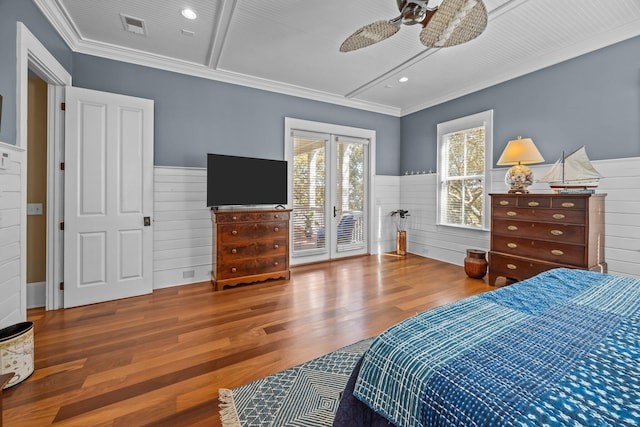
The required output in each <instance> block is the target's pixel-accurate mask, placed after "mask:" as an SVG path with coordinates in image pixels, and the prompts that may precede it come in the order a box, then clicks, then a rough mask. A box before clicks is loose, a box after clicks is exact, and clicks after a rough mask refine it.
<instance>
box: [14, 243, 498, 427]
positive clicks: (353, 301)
mask: <svg viewBox="0 0 640 427" xmlns="http://www.w3.org/2000/svg"><path fill="white" fill-rule="evenodd" d="M491 289H494V288H493V287H491V286H489V285H487V284H486V278H485V279H484V280H477V279H470V278H467V276H466V275H465V273H464V270H463V268H462V267H459V266H455V265H451V264H446V263H442V262H438V261H434V260H430V259H427V258H423V257H419V256H416V255H411V254H410V255H407V256H406V257H398V256H396V255H395V254H384V255H380V256H377V255H374V256H364V257H357V258H351V259H346V260H341V261H333V262H327V263H321V264H314V265H307V266H298V267H294V268H293V269H292V274H291V280H290V281H289V282H285V281H281V280H276V281H270V282H266V283H257V284H252V285H247V286H238V287H235V288H226V289H225V290H224V291H220V292H213V288H212V285H211V283H209V282H206V283H198V284H193V285H186V286H177V287H174V288H168V289H161V290H157V291H155V292H154V293H153V294H151V295H146V296H141V297H135V298H128V299H124V300H118V301H112V302H106V303H101V304H95V305H91V306H85V307H78V308H72V309H68V310H58V311H50V312H46V311H44V310H43V309H33V310H29V314H28V317H29V320H32V321H33V322H34V323H35V325H34V337H35V338H34V339H35V367H36V370H35V372H34V373H33V375H32V376H31V377H30V378H29V379H27V380H26V381H24V382H23V383H21V384H18V385H17V386H14V387H13V388H10V389H7V390H5V391H4V402H3V405H4V422H5V424H4V425H5V426H30V427H32V426H44V425H49V424H56V425H70V426H71V425H73V426H112V425H113V426H121V425H122V426H125V425H126V426H140V425H167V426H184V425H189V426H191V425H196V426H197V425H202V426H205V425H206V426H212V425H213V426H219V425H220V422H219V419H218V401H217V397H218V389H219V388H234V387H237V386H239V385H242V384H245V383H247V382H250V381H253V380H255V379H258V378H261V377H264V376H266V375H269V374H272V373H274V372H278V371H281V370H283V369H286V368H289V367H291V366H294V365H297V364H300V363H303V362H305V361H307V360H309V359H312V358H314V357H317V356H320V355H322V354H325V353H328V352H330V351H333V350H335V349H337V348H339V347H342V346H344V345H347V344H350V343H352V342H355V341H357V340H360V339H363V338H366V337H370V336H373V335H376V334H379V333H380V332H382V331H383V330H384V329H386V328H388V327H389V326H391V325H393V324H394V323H397V322H399V321H401V320H402V319H405V318H407V317H410V316H412V315H414V314H415V313H417V312H420V311H423V310H426V309H429V308H433V307H436V306H439V305H443V304H446V303H449V302H453V301H456V300H459V299H462V298H464V297H467V296H470V295H474V294H477V293H481V292H485V291H488V290H491Z"/></svg>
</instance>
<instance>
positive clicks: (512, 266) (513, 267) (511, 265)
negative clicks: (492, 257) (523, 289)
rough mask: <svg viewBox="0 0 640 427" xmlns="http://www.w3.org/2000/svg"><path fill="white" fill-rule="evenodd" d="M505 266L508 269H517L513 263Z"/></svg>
mask: <svg viewBox="0 0 640 427" xmlns="http://www.w3.org/2000/svg"><path fill="white" fill-rule="evenodd" d="M507 268H508V269H509V270H517V269H518V267H517V266H515V265H513V264H507Z"/></svg>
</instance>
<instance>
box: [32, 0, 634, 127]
mask: <svg viewBox="0 0 640 427" xmlns="http://www.w3.org/2000/svg"><path fill="white" fill-rule="evenodd" d="M34 1H35V3H36V4H37V5H38V6H39V7H40V9H41V10H42V11H43V13H44V14H45V16H46V17H47V18H48V19H49V21H50V22H51V23H52V24H53V26H54V27H55V28H56V29H57V30H58V32H59V33H60V34H61V36H62V37H63V38H64V39H65V41H66V42H67V43H68V45H69V46H70V48H71V49H72V50H73V51H75V52H80V53H86V54H91V55H97V56H102V57H106V58H111V59H116V60H121V61H127V62H132V63H136V64H140V65H146V66H151V67H156V68H162V69H166V70H170V71H176V72H180V73H186V74H191V75H195V76H199V77H203V78H209V79H213V80H220V81H225V82H230V83H235V84H240V85H244V86H250V87H255V88H260V89H266V90H270V91H274V92H280V93H285V94H289V95H295V96H301V97H305V98H310V99H317V100H320V101H325V102H331V103H335V104H340V105H347V106H352V107H356V108H362V109H366V110H370V111H376V112H381V113H386V114H391V115H396V116H403V115H406V114H409V113H412V112H415V111H418V110H421V109H423V108H426V107H429V106H432V105H436V104H439V103H441V102H444V101H447V100H450V99H453V98H456V97H458V96H461V95H464V94H467V93H471V92H473V91H476V90H479V89H482V88H485V87H488V86H491V85H494V84H496V83H500V82H502V81H505V80H509V79H511V78H514V77H517V76H520V75H523V74H526V73H528V72H531V71H534V70H537V69H540V68H543V67H546V66H549V65H552V64H555V63H558V62H561V61H564V60H566V59H569V58H572V57H575V56H577V55H581V54H583V53H587V52H590V51H592V50H595V49H599V48H601V47H604V46H607V45H610V44H613V43H616V42H618V41H621V40H625V39H628V38H631V37H634V36H637V35H640V1H639V0H606V1H605V0H600V1H596V0H561V1H559V0H485V4H486V7H487V10H488V13H489V22H488V25H487V29H486V30H485V32H484V33H483V34H481V35H480V36H479V37H478V38H477V39H475V40H472V41H471V42H469V43H466V44H464V45H460V46H455V47H449V48H444V49H429V48H426V47H424V46H423V45H422V44H421V43H420V41H419V32H420V29H421V27H420V26H418V25H414V26H406V25H405V26H402V28H401V29H400V31H399V32H398V33H397V34H396V35H394V36H392V37H391V38H389V39H387V40H384V41H382V42H380V43H377V44H375V45H373V46H369V47H367V48H364V49H360V50H357V51H353V52H348V53H341V52H339V51H338V48H339V47H340V44H341V43H342V41H343V40H344V39H345V38H346V37H347V36H349V35H350V34H351V33H353V32H354V31H355V30H357V29H358V28H360V27H362V26H363V25H366V24H369V23H371V22H374V21H377V20H382V19H385V20H388V19H391V18H395V17H396V16H397V15H399V12H398V9H397V5H396V0H319V1H310V0H109V1H105V0H34ZM439 3H441V1H434V0H432V1H431V2H430V3H429V6H430V7H432V6H434V5H437V4H439ZM186 6H189V7H191V8H192V9H193V10H195V11H196V13H197V14H198V18H197V19H196V20H195V21H189V20H187V19H185V18H184V17H182V15H181V14H180V10H181V9H182V8H183V7H186ZM120 14H125V15H128V16H132V17H134V18H138V19H141V20H144V22H145V27H146V30H147V34H146V35H144V36H142V35H138V34H134V33H131V32H127V31H125V30H124V28H123V24H122V20H121V17H120ZM182 30H187V31H191V32H193V33H194V34H193V35H184V34H183V33H182ZM401 76H406V77H408V78H409V81H408V82H406V83H399V82H398V79H399V78H400V77H401Z"/></svg>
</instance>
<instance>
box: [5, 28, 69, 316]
mask: <svg viewBox="0 0 640 427" xmlns="http://www.w3.org/2000/svg"><path fill="white" fill-rule="evenodd" d="M16 34H17V36H16V40H17V43H16V55H17V62H16V80H17V84H16V122H17V123H16V145H17V146H18V147H20V148H23V149H24V150H26V149H27V114H28V110H27V105H28V96H27V95H28V89H27V82H28V79H29V69H31V70H33V72H34V73H35V74H37V75H38V77H40V78H41V79H42V80H44V81H45V82H46V83H47V84H48V106H47V117H48V123H47V130H48V132H47V133H48V141H47V169H48V171H47V285H46V299H45V301H46V309H47V310H55V309H58V308H62V294H61V292H60V291H59V290H58V284H59V283H60V282H61V281H62V257H63V246H62V245H63V240H62V235H61V232H60V231H59V227H58V224H59V223H60V222H61V221H62V218H63V216H62V214H63V212H62V205H63V202H64V198H63V186H62V185H63V177H62V173H61V171H60V168H59V166H58V165H59V164H60V162H61V161H62V159H63V155H62V153H63V148H64V146H63V144H64V114H63V113H62V111H61V110H60V108H59V106H60V104H61V103H62V102H63V101H64V88H65V86H71V74H69V73H68V72H67V70H66V69H65V68H64V67H63V66H62V65H61V64H60V63H59V62H58V61H57V60H56V59H55V57H54V56H53V55H52V54H51V53H50V52H49V51H48V50H47V49H46V48H45V47H44V46H43V45H42V43H40V41H39V40H38V39H37V38H36V37H35V36H34V35H33V34H32V33H31V31H29V29H28V28H27V27H26V26H25V25H24V24H23V23H22V22H18V23H17V33H16ZM25 159H26V155H25ZM23 165H24V168H23V170H22V174H23V179H22V190H21V193H22V200H21V209H20V210H21V212H20V215H21V218H22V226H21V230H20V246H21V254H20V269H21V276H22V283H21V284H20V287H21V290H22V293H23V295H24V297H23V300H24V308H23V309H24V313H25V316H26V292H27V289H26V288H27V282H26V281H27V248H26V246H27V245H26V241H27V228H26V224H27V220H26V215H27V162H26V160H25V161H24V162H23Z"/></svg>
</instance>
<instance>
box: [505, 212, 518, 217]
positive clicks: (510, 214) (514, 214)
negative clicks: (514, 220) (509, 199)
mask: <svg viewBox="0 0 640 427" xmlns="http://www.w3.org/2000/svg"><path fill="white" fill-rule="evenodd" d="M516 215H518V214H517V213H516V212H514V211H509V212H507V216H516Z"/></svg>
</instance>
